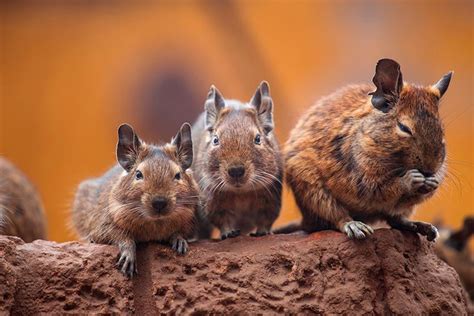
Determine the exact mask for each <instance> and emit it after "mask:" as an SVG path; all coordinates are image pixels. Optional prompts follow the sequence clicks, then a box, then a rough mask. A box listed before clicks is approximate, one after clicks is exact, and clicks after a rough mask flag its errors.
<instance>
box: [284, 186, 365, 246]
mask: <svg viewBox="0 0 474 316" xmlns="http://www.w3.org/2000/svg"><path fill="white" fill-rule="evenodd" d="M293 192H299V194H298V195H296V194H295V196H296V199H297V203H298V205H299V206H300V209H301V211H302V213H303V227H304V229H305V230H307V231H310V232H311V231H319V230H322V229H328V228H331V227H332V228H337V229H338V230H339V231H341V232H343V233H345V234H346V235H347V236H348V237H349V238H351V239H353V238H356V239H363V238H366V237H367V236H369V235H371V234H372V233H373V232H374V230H373V229H372V227H370V226H369V225H367V224H365V223H363V222H360V221H355V220H354V219H353V218H352V217H351V216H350V215H349V211H348V210H347V209H346V208H345V207H344V206H343V205H341V204H340V203H339V202H338V201H337V200H336V199H335V198H334V197H333V196H332V194H331V193H330V192H328V190H326V189H325V188H324V187H322V186H321V185H314V184H313V186H309V185H304V186H303V187H300V188H298V190H297V191H296V190H295V188H293ZM321 223H325V224H324V225H322V226H321ZM328 224H330V225H328ZM320 226H321V227H320ZM328 226H329V227H328Z"/></svg>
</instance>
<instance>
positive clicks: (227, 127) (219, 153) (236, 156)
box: [206, 105, 278, 191]
mask: <svg viewBox="0 0 474 316" xmlns="http://www.w3.org/2000/svg"><path fill="white" fill-rule="evenodd" d="M241 106H242V108H239V109H235V108H225V109H223V110H222V111H221V113H220V117H219V119H218V121H217V122H216V124H215V128H214V129H213V130H212V131H209V133H208V135H207V139H206V141H207V157H206V159H207V161H208V162H207V172H208V174H209V176H210V179H213V180H214V181H213V182H214V184H215V185H219V186H220V189H222V190H233V191H239V190H242V191H248V190H252V189H255V188H260V187H263V186H269V185H271V182H270V181H269V180H271V178H272V176H274V175H275V174H276V173H277V171H278V170H277V164H276V157H275V155H276V153H275V149H274V148H273V140H272V139H271V138H272V137H273V136H272V134H270V135H266V134H265V131H264V130H263V129H262V127H261V126H260V124H259V122H258V118H257V112H256V110H255V109H254V108H252V107H249V106H244V105H241Z"/></svg>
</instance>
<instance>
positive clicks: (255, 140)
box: [253, 134, 262, 145]
mask: <svg viewBox="0 0 474 316" xmlns="http://www.w3.org/2000/svg"><path fill="white" fill-rule="evenodd" d="M253 142H254V143H255V144H256V145H260V144H261V143H262V136H260V134H257V135H255V139H254V140H253Z"/></svg>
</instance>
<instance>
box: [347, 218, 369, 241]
mask: <svg viewBox="0 0 474 316" xmlns="http://www.w3.org/2000/svg"><path fill="white" fill-rule="evenodd" d="M343 227H344V232H345V233H346V234H347V236H348V237H349V238H351V239H354V238H356V239H364V238H366V237H367V236H369V235H370V234H372V233H373V231H374V230H373V229H372V227H370V226H369V225H366V224H365V223H363V222H359V221H351V222H347V223H345V224H344V226H343Z"/></svg>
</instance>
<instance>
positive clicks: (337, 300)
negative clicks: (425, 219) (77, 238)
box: [0, 229, 468, 315]
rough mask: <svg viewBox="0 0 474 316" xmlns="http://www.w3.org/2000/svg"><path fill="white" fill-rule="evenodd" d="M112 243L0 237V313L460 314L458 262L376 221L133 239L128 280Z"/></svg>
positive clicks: (463, 309) (462, 296)
mask: <svg viewBox="0 0 474 316" xmlns="http://www.w3.org/2000/svg"><path fill="white" fill-rule="evenodd" d="M117 252H118V251H117V249H116V247H113V246H104V245H95V244H82V243H78V242H70V243H63V244H58V243H54V242H46V241H36V242H33V243H30V244H25V243H23V242H22V241H21V240H20V239H18V238H14V237H0V313H4V312H11V313H12V314H18V315H20V314H21V315H28V314H37V313H45V314H51V313H64V312H71V313H75V314H77V313H125V314H131V313H136V314H137V315H146V314H157V313H176V314H192V313H194V314H209V313H216V314H235V313H240V314H256V313H261V314H276V313H286V314H334V313H335V314H339V313H344V312H346V313H347V312H349V313H351V314H366V313H369V314H373V313H376V314H390V313H393V314H404V315H407V314H449V315H467V314H468V310H467V308H468V307H467V304H468V303H467V302H468V301H467V295H466V293H465V291H464V290H463V289H462V287H461V283H460V281H459V278H458V276H457V274H456V273H455V271H454V270H453V269H452V268H451V267H449V266H448V265H447V264H445V263H444V262H443V261H441V260H440V259H438V257H437V256H436V255H435V254H434V252H433V247H432V245H431V244H430V243H428V242H427V241H426V240H424V239H422V238H420V237H418V236H417V235H414V234H411V233H403V234H402V233H401V232H399V231H396V230H388V229H381V230H378V231H376V233H375V234H374V235H373V236H372V237H370V238H369V239H368V240H365V241H351V240H348V239H347V238H346V237H345V235H343V234H340V233H337V232H320V233H315V234H312V235H304V234H293V235H274V236H266V237H260V238H253V237H238V238H235V239H228V240H224V241H219V242H217V241H202V242H198V243H194V244H191V246H190V252H189V254H188V255H186V256H184V257H180V256H177V255H175V254H174V253H173V252H172V251H171V250H170V249H168V248H167V247H165V246H162V245H159V244H154V243H153V244H144V245H140V246H139V248H138V260H139V262H138V264H139V265H138V269H139V271H138V272H139V275H138V276H137V277H136V278H134V279H133V280H132V281H129V280H127V279H126V278H125V277H123V276H122V275H121V274H120V273H119V272H118V271H117V270H116V269H115V267H114V264H115V258H116V255H117Z"/></svg>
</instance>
